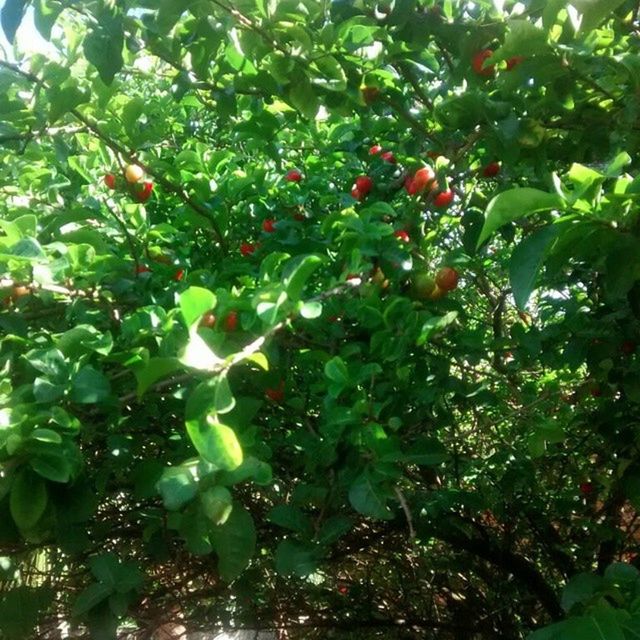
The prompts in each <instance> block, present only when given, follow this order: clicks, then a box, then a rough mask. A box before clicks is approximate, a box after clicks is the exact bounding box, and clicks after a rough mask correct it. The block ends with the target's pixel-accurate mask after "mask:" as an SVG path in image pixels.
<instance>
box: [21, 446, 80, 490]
mask: <svg viewBox="0 0 640 640" xmlns="http://www.w3.org/2000/svg"><path fill="white" fill-rule="evenodd" d="M29 464H30V465H31V468H32V469H33V470H34V471H35V472H36V473H37V474H38V475H41V476H42V477H43V478H46V479H47V480H51V481H52V482H62V483H66V482H69V479H70V478H71V470H72V468H71V463H70V462H69V461H68V460H67V459H66V457H65V450H64V449H60V453H59V454H58V455H56V454H53V453H52V454H42V453H41V454H37V455H35V456H33V457H32V458H31V459H30V460H29Z"/></svg>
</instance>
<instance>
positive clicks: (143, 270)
mask: <svg viewBox="0 0 640 640" xmlns="http://www.w3.org/2000/svg"><path fill="white" fill-rule="evenodd" d="M150 271H151V269H149V267H147V265H146V264H139V265H138V266H137V267H136V273H147V272H150Z"/></svg>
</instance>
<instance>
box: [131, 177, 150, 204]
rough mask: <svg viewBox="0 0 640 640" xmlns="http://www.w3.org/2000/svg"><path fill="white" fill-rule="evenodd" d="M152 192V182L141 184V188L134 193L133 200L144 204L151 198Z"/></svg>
mask: <svg viewBox="0 0 640 640" xmlns="http://www.w3.org/2000/svg"><path fill="white" fill-rule="evenodd" d="M152 191H153V182H143V183H142V187H141V188H140V189H139V190H136V192H135V198H136V200H137V201H138V202H146V201H147V200H148V199H149V198H150V197H151V192H152Z"/></svg>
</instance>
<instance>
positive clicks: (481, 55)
mask: <svg viewBox="0 0 640 640" xmlns="http://www.w3.org/2000/svg"><path fill="white" fill-rule="evenodd" d="M492 55H493V51H492V50H491V49H483V50H482V51H478V53H476V54H475V55H474V56H473V58H472V59H471V66H472V67H473V70H474V71H475V72H476V73H477V74H478V75H479V76H484V77H485V78H486V77H489V76H492V75H493V74H494V72H495V70H496V67H495V65H493V64H491V65H489V66H488V67H483V65H484V61H485V60H486V59H487V58H490V57H491V56H492Z"/></svg>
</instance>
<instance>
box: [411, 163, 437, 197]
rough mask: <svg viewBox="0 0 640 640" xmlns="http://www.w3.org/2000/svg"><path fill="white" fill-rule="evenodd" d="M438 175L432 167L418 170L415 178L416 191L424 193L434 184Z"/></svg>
mask: <svg viewBox="0 0 640 640" xmlns="http://www.w3.org/2000/svg"><path fill="white" fill-rule="evenodd" d="M435 177H436V174H435V172H434V171H433V169H432V168H431V167H422V168H421V169H418V170H417V171H416V172H415V174H414V176H413V183H414V185H415V188H416V191H418V192H420V191H424V190H425V189H426V188H427V186H429V185H430V184H432V183H433V181H434V180H435Z"/></svg>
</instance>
